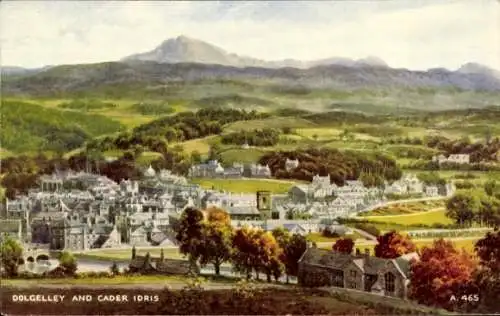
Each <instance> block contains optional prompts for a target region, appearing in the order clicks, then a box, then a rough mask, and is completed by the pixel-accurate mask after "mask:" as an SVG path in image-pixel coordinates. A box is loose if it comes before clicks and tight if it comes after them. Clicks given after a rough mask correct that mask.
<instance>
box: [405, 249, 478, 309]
mask: <svg viewBox="0 0 500 316" xmlns="http://www.w3.org/2000/svg"><path fill="white" fill-rule="evenodd" d="M474 267H475V262H474V260H473V259H472V257H471V256H470V254H468V253H467V252H466V251H465V250H461V251H459V250H457V249H455V247H454V246H453V244H452V242H450V241H445V240H443V239H438V240H435V241H434V243H433V245H432V246H430V247H424V248H423V249H422V250H421V254H420V259H419V260H416V261H412V264H411V276H412V277H411V283H410V293H409V296H410V298H412V299H414V300H416V301H417V302H419V303H421V304H425V305H429V306H438V307H443V308H447V309H450V310H453V309H456V308H457V306H458V304H459V303H460V301H461V296H462V295H467V294H469V293H465V292H464V291H465V290H467V286H466V285H468V284H469V283H470V282H471V276H472V272H473V270H474ZM452 296H455V298H456V299H457V300H451V299H450V298H451V297H452Z"/></svg>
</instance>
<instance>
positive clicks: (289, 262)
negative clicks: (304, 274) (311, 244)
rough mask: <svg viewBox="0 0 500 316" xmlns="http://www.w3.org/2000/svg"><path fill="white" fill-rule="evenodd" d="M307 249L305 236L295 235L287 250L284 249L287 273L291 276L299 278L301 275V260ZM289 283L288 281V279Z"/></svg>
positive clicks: (291, 238)
mask: <svg viewBox="0 0 500 316" xmlns="http://www.w3.org/2000/svg"><path fill="white" fill-rule="evenodd" d="M306 249H307V240H306V238H305V237H304V236H302V235H299V234H293V235H292V236H291V237H290V240H289V241H288V243H287V245H286V247H285V249H283V252H284V256H285V259H286V260H285V262H284V263H285V272H286V275H287V276H289V275H291V276H297V275H298V273H299V259H300V258H301V257H302V255H303V254H304V252H305V251H306ZM287 281H288V279H287Z"/></svg>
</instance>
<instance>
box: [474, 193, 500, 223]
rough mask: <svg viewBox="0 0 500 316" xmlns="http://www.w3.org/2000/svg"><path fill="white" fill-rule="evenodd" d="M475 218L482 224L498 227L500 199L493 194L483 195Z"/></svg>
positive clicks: (499, 221)
mask: <svg viewBox="0 0 500 316" xmlns="http://www.w3.org/2000/svg"><path fill="white" fill-rule="evenodd" d="M480 203H481V204H480V208H479V210H478V213H477V214H476V217H475V220H476V222H478V223H480V224H481V226H483V225H486V226H490V227H491V226H493V227H498V226H499V225H500V201H499V200H498V199H496V198H494V197H491V196H488V195H486V196H483V197H482V198H481V200H480Z"/></svg>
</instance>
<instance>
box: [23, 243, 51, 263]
mask: <svg viewBox="0 0 500 316" xmlns="http://www.w3.org/2000/svg"><path fill="white" fill-rule="evenodd" d="M49 246H50V245H49V244H25V245H24V250H23V258H24V260H25V262H36V261H39V260H49V259H50V247H49Z"/></svg>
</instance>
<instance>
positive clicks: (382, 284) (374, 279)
mask: <svg viewBox="0 0 500 316" xmlns="http://www.w3.org/2000/svg"><path fill="white" fill-rule="evenodd" d="M413 258H415V259H418V256H417V255H416V254H408V255H404V256H401V257H399V258H397V259H382V258H377V257H373V256H370V254H369V252H368V250H366V251H365V253H363V254H361V253H356V254H344V253H339V252H334V251H331V250H326V249H318V248H314V247H312V248H308V249H307V250H306V251H305V252H304V254H303V255H302V257H301V258H300V260H299V274H298V280H299V284H300V285H302V286H307V287H323V286H335V287H342V288H348V289H352V290H358V291H365V292H370V293H375V294H379V295H384V296H391V297H399V298H403V299H406V297H407V294H408V284H409V282H410V277H409V272H410V260H411V259H413Z"/></svg>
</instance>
